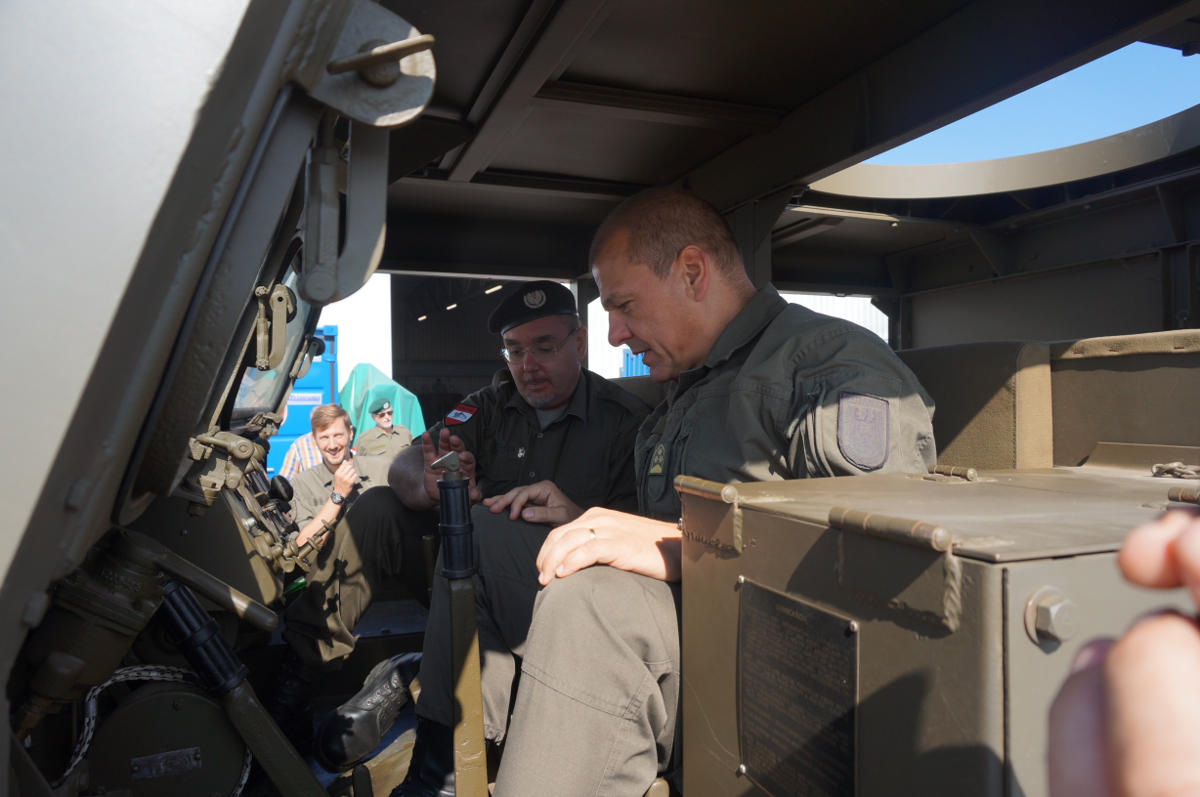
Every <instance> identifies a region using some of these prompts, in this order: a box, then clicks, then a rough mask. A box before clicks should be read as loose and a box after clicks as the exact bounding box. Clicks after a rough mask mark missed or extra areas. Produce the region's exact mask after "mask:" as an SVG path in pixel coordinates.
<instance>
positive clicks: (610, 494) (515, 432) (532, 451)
mask: <svg viewBox="0 0 1200 797" xmlns="http://www.w3.org/2000/svg"><path fill="white" fill-rule="evenodd" d="M505 377H507V379H505ZM649 409H650V408H649V407H647V406H646V404H645V402H643V401H642V400H641V399H639V398H637V397H635V396H634V395H633V394H631V393H629V392H627V391H626V390H624V389H623V388H620V387H617V386H616V385H614V384H613V383H612V382H609V381H608V380H607V379H604V378H603V377H601V376H597V375H596V374H593V373H592V372H591V371H587V370H583V371H581V373H580V378H579V384H578V385H577V386H576V388H575V392H574V393H573V394H572V396H571V401H570V402H569V403H568V404H567V407H566V412H565V413H564V414H563V415H562V417H560V418H558V419H557V420H555V421H554V422H553V423H551V424H550V425H549V426H547V427H546V429H545V430H543V429H542V428H541V426H540V424H539V423H538V417H537V412H536V411H535V410H534V409H533V408H532V407H530V406H529V404H527V403H526V402H525V399H523V398H521V394H520V393H518V392H517V389H516V386H515V385H514V384H513V383H512V381H511V377H510V376H509V374H508V371H507V370H504V371H502V372H501V373H500V374H498V375H497V380H496V382H495V383H494V384H492V385H491V386H489V387H486V388H484V389H482V390H478V391H476V392H474V393H472V394H471V395H469V396H467V397H466V398H465V399H463V400H462V401H461V402H460V403H459V405H458V406H457V407H455V408H454V409H453V410H452V411H450V412H449V413H447V414H446V417H445V418H443V420H442V421H441V422H439V423H437V424H436V425H435V426H434V427H433V428H432V429H430V434H431V435H433V436H434V437H435V439H436V436H437V434H438V433H439V430H440V429H441V427H442V426H445V427H446V428H448V429H449V430H450V431H451V432H452V433H454V434H456V435H458V436H459V437H461V438H462V440H463V443H464V444H465V445H466V448H467V450H468V451H470V452H472V453H473V454H475V457H476V463H477V464H476V484H477V485H478V486H479V489H480V491H481V492H482V493H483V495H484V497H485V498H486V497H488V496H493V495H499V494H501V493H504V492H507V491H508V490H511V489H512V488H514V487H519V486H521V485H526V484H533V483H534V482H537V481H541V480H543V479H548V480H550V481H552V482H554V483H555V484H556V485H557V486H558V488H559V489H560V490H562V491H563V493H565V494H566V496H567V497H568V498H570V499H571V500H572V501H574V502H575V503H576V504H578V505H579V506H581V507H583V508H585V509H586V508H588V507H592V506H607V507H613V508H616V509H625V510H630V511H632V510H634V509H636V507H637V498H636V491H635V489H634V470H633V443H634V439H635V437H636V435H637V429H638V425H639V424H640V423H641V421H642V419H643V418H644V417H645V416H646V413H647V412H648V411H649Z"/></svg>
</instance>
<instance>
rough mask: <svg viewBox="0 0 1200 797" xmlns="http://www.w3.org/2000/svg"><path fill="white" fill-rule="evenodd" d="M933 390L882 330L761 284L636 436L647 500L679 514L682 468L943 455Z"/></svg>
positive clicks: (731, 474) (874, 465)
mask: <svg viewBox="0 0 1200 797" xmlns="http://www.w3.org/2000/svg"><path fill="white" fill-rule="evenodd" d="M932 420H933V401H932V400H931V399H930V398H929V396H928V395H926V393H925V391H924V390H923V389H922V388H921V385H920V384H919V383H918V382H917V379H916V377H915V376H913V374H912V372H911V371H909V370H908V368H907V367H906V366H905V365H904V364H903V363H902V362H900V360H899V358H897V357H896V355H895V353H894V352H892V350H891V349H889V348H888V346H887V344H886V343H884V342H883V341H882V340H881V339H880V338H879V337H877V336H876V335H874V334H872V333H870V332H868V331H867V330H865V329H863V328H862V327H860V326H858V325H857V324H853V323H850V322H849V321H842V320H840V319H835V318H830V317H829V316H825V315H821V314H820V313H815V312H813V311H811V310H808V309H807V308H804V307H801V306H799V305H790V304H788V303H787V302H785V301H784V300H783V299H782V298H781V297H780V296H779V294H778V292H776V290H775V289H774V288H773V287H771V286H769V285H768V286H766V287H764V288H762V289H761V290H760V291H759V292H758V293H757V294H756V295H755V296H754V298H753V299H751V300H750V302H749V304H747V305H746V307H744V308H743V309H742V311H741V312H740V313H739V314H738V315H737V316H735V317H734V319H733V321H731V322H730V323H729V325H728V326H727V327H726V328H725V330H724V331H723V332H722V333H721V336H720V337H719V338H718V339H717V342H716V344H715V345H714V346H713V348H712V350H711V351H710V352H709V353H708V357H707V358H706V359H705V361H704V364H703V365H701V366H700V367H698V368H695V369H693V370H690V371H685V372H684V373H682V374H680V376H679V379H678V381H677V383H676V384H675V385H674V386H673V387H672V389H671V390H670V392H669V393H668V396H667V399H666V401H664V402H663V403H662V404H660V405H659V406H658V407H656V408H655V409H654V411H653V412H652V413H651V415H650V417H648V418H647V419H646V422H645V423H644V424H643V426H642V431H641V433H640V434H639V435H638V442H637V479H638V500H639V505H640V507H641V511H642V512H643V513H644V514H647V515H649V516H651V517H656V518H660V519H670V520H674V519H676V518H678V517H679V506H680V504H679V497H678V495H677V494H676V492H675V489H674V479H675V476H677V475H679V474H686V475H690V476H698V477H701V478H704V479H710V480H712V481H717V482H747V481H768V480H774V479H797V478H805V477H808V476H838V475H848V474H857V473H868V472H873V471H902V472H913V473H925V472H927V471H928V470H929V468H931V467H933V465H934V464H935V462H936V453H935V450H934V441H933V427H932Z"/></svg>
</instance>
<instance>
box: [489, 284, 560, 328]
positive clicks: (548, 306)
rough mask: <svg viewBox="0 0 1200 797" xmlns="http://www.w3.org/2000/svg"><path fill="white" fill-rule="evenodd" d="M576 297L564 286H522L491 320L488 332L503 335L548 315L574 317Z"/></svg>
mask: <svg viewBox="0 0 1200 797" xmlns="http://www.w3.org/2000/svg"><path fill="white" fill-rule="evenodd" d="M576 312H578V311H577V310H576V309H575V297H574V296H573V295H572V294H571V291H570V290H568V289H567V288H566V286H564V285H563V284H562V283H559V282H551V281H550V280H538V281H536V282H522V283H521V284H520V285H518V286H517V287H516V289H515V290H512V291H509V292H508V293H507V294H506V295H505V296H504V298H503V299H501V300H500V304H498V305H496V309H495V310H493V311H492V315H491V316H490V317H489V318H488V330H489V331H491V332H495V333H499V334H503V333H505V332H507V331H508V330H510V329H512V328H513V327H515V326H520V325H521V324H525V323H528V322H530V321H533V320H535V319H538V318H544V317H545V316H548V315H575V314H576Z"/></svg>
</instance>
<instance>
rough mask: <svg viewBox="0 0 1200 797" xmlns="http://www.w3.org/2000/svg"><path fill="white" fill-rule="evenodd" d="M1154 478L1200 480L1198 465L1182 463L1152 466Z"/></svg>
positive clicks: (1199, 466) (1199, 467)
mask: <svg viewBox="0 0 1200 797" xmlns="http://www.w3.org/2000/svg"><path fill="white" fill-rule="evenodd" d="M1154 475H1155V476H1174V477H1175V478H1176V479H1200V465H1184V464H1183V463H1182V462H1166V463H1164V464H1162V465H1155V466H1154Z"/></svg>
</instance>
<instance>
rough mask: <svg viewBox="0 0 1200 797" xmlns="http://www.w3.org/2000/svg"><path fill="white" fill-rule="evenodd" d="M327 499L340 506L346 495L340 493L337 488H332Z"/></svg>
mask: <svg viewBox="0 0 1200 797" xmlns="http://www.w3.org/2000/svg"><path fill="white" fill-rule="evenodd" d="M329 500H330V501H333V502H334V503H335V504H337V505H338V506H341V504H342V501H345V500H346V496H344V495H342V494H341V493H339V492H338V491H337V490H334V491H333V492H332V493H330V494H329Z"/></svg>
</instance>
